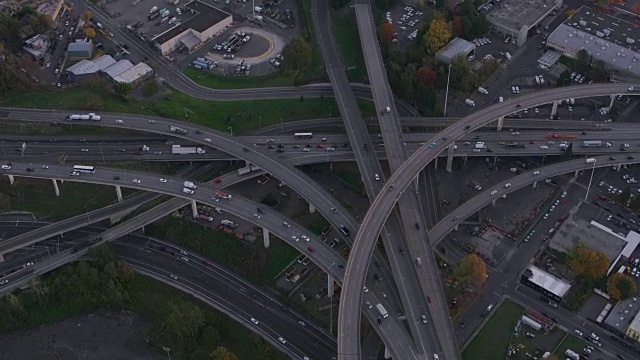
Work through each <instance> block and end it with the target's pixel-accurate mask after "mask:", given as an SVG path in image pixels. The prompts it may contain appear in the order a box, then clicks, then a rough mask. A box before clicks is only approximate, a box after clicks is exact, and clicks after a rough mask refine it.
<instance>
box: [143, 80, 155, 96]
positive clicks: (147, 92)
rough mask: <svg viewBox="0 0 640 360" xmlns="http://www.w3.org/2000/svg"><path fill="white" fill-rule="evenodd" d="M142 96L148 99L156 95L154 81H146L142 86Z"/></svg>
mask: <svg viewBox="0 0 640 360" xmlns="http://www.w3.org/2000/svg"><path fill="white" fill-rule="evenodd" d="M141 91H142V96H145V97H149V96H153V95H155V94H157V93H158V82H157V81H156V80H155V79H151V80H148V81H147V82H145V83H144V84H143V85H142V89H141Z"/></svg>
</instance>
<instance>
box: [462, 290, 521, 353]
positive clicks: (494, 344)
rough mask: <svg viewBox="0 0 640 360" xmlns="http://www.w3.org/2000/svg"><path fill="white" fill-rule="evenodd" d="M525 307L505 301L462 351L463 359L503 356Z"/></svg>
mask: <svg viewBox="0 0 640 360" xmlns="http://www.w3.org/2000/svg"><path fill="white" fill-rule="evenodd" d="M523 310H524V309H523V308H522V307H520V306H519V305H517V304H515V303H512V302H510V301H505V302H503V303H502V305H500V307H499V308H497V309H496V310H495V312H494V313H493V315H491V318H490V319H489V321H487V323H486V324H485V325H484V326H483V328H482V330H480V332H478V334H477V335H476V337H475V338H474V339H473V341H471V343H470V344H469V346H467V348H466V349H465V350H464V352H463V353H462V359H463V360H485V359H497V358H503V357H504V356H505V355H506V353H507V349H508V348H509V343H510V340H511V334H512V333H513V329H514V326H515V325H516V324H517V323H518V319H519V318H520V315H522V311H523Z"/></svg>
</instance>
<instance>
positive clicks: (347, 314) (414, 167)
mask: <svg viewBox="0 0 640 360" xmlns="http://www.w3.org/2000/svg"><path fill="white" fill-rule="evenodd" d="M630 86H633V87H637V86H639V85H638V84H593V85H581V86H569V87H564V88H557V89H552V90H546V91H540V92H535V93H533V94H527V95H523V96H521V97H519V98H514V99H512V100H507V101H505V102H503V103H498V104H495V105H493V106H491V107H488V108H485V109H482V110H480V111H478V112H476V113H474V114H471V115H470V116H468V117H466V118H464V119H463V120H461V121H459V122H457V123H456V124H454V125H452V126H450V127H448V128H447V129H445V130H444V131H443V132H442V133H441V134H439V135H438V136H437V137H434V138H432V139H431V140H430V141H429V142H430V143H432V142H436V143H437V145H436V146H435V147H433V148H431V147H427V146H423V147H422V148H420V149H419V150H418V151H417V152H415V153H414V154H413V155H412V156H411V157H410V158H409V160H407V161H406V162H404V163H403V165H402V166H401V168H400V169H398V171H396V172H395V173H394V174H393V175H392V177H391V179H389V181H388V184H389V187H388V191H383V192H381V193H380V194H379V196H378V197H377V198H376V200H375V201H374V203H373V204H372V206H371V207H370V209H369V211H367V214H366V215H365V217H364V221H363V222H362V224H361V229H360V231H359V232H358V233H357V235H356V241H355V242H354V247H353V248H352V250H351V254H350V256H349V258H350V260H349V263H348V265H347V272H346V276H345V284H344V288H343V291H342V295H341V301H340V311H339V317H338V327H339V328H340V329H341V332H340V334H339V336H338V354H340V356H341V359H356V358H359V356H360V349H359V348H360V321H359V317H360V315H359V305H360V299H361V296H362V285H363V284H364V278H365V276H366V267H365V264H367V263H368V262H369V259H370V257H371V253H372V252H373V249H374V247H375V243H376V240H377V238H378V235H379V234H380V231H381V229H382V226H383V224H384V222H385V220H386V219H387V217H388V216H389V214H390V213H391V210H392V209H393V207H394V205H395V203H396V202H397V201H398V199H399V197H400V196H401V195H402V193H403V192H404V190H405V189H406V188H407V187H408V186H409V184H411V182H412V181H413V180H414V178H415V176H416V175H417V174H418V173H419V172H420V171H422V169H424V168H425V167H426V165H427V164H429V163H430V162H431V161H432V160H433V159H434V158H435V157H436V156H437V154H438V153H440V152H442V151H444V150H445V149H446V148H447V147H448V146H449V145H450V144H452V143H453V142H454V141H455V140H456V139H458V138H460V137H462V136H464V135H466V134H469V133H470V132H472V131H473V130H475V129H476V128H478V127H480V126H482V125H484V124H487V123H489V122H491V121H495V120H496V119H497V118H499V117H501V116H504V115H508V114H510V113H513V112H515V111H517V110H518V109H520V108H531V107H535V106H539V105H543V104H546V103H550V102H553V101H555V100H561V99H567V98H569V97H573V98H583V97H594V96H609V95H616V94H625V95H628V89H629V87H630Z"/></svg>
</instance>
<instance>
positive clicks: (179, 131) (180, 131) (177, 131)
mask: <svg viewBox="0 0 640 360" xmlns="http://www.w3.org/2000/svg"><path fill="white" fill-rule="evenodd" d="M169 130H170V131H171V132H172V133H174V134H181V135H184V134H186V133H187V130H185V129H181V128H179V127H177V126H169Z"/></svg>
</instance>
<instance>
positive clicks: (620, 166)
mask: <svg viewBox="0 0 640 360" xmlns="http://www.w3.org/2000/svg"><path fill="white" fill-rule="evenodd" d="M620 170H622V164H618V167H617V168H616V171H617V172H620Z"/></svg>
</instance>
